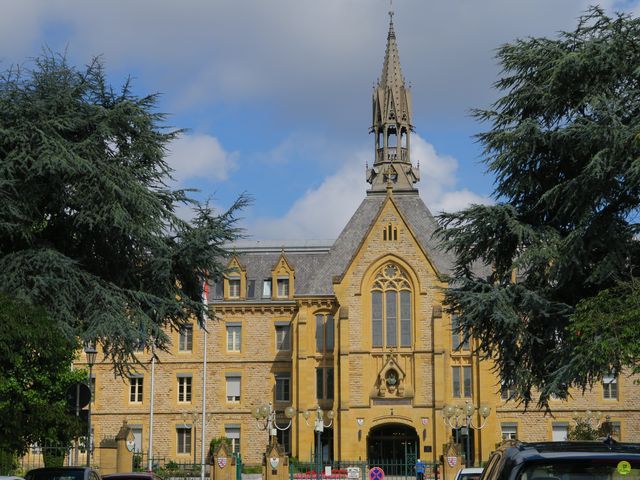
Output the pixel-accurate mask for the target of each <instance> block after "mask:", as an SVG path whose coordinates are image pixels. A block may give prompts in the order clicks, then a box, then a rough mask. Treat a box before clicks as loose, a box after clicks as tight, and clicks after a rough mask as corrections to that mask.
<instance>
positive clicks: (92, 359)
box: [84, 342, 98, 467]
mask: <svg viewBox="0 0 640 480" xmlns="http://www.w3.org/2000/svg"><path fill="white" fill-rule="evenodd" d="M84 353H85V354H86V356H87V365H88V366H89V409H88V412H87V467H91V447H92V445H91V402H92V401H93V392H92V391H91V390H92V389H91V371H92V370H93V364H94V363H96V356H97V355H98V351H97V350H96V347H95V345H94V344H93V343H91V342H88V343H86V344H85V347H84Z"/></svg>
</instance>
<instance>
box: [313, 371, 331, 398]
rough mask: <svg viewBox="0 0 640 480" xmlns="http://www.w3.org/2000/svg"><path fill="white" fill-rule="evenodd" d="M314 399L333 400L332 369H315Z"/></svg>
mask: <svg viewBox="0 0 640 480" xmlns="http://www.w3.org/2000/svg"><path fill="white" fill-rule="evenodd" d="M316 398H317V399H318V400H333V367H318V368H316Z"/></svg>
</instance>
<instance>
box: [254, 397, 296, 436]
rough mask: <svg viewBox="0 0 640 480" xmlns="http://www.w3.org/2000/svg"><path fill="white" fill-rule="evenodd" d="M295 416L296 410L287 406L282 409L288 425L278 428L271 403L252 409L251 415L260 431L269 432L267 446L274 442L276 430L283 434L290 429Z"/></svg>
mask: <svg viewBox="0 0 640 480" xmlns="http://www.w3.org/2000/svg"><path fill="white" fill-rule="evenodd" d="M295 414H296V409H295V408H293V407H291V406H289V407H287V408H285V409H284V415H285V417H287V418H288V419H289V423H288V424H287V426H286V427H280V426H279V425H278V422H277V421H276V411H275V410H274V408H273V404H272V403H271V402H269V403H267V404H264V405H259V406H256V407H253V410H252V411H251V415H253V418H255V419H256V421H257V422H258V426H259V428H260V430H267V431H268V432H269V445H271V444H272V443H273V441H274V437H275V436H276V435H277V434H278V430H280V431H281V432H284V431H285V430H287V429H289V428H291V424H292V422H293V416H294V415H295Z"/></svg>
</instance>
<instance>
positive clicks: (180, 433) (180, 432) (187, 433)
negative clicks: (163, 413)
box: [176, 424, 191, 454]
mask: <svg viewBox="0 0 640 480" xmlns="http://www.w3.org/2000/svg"><path fill="white" fill-rule="evenodd" d="M176 436H177V442H176V447H177V448H176V453H178V454H190V453H191V425H185V424H183V425H178V426H176Z"/></svg>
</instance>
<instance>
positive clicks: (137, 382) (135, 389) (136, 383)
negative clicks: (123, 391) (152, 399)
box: [129, 375, 144, 403]
mask: <svg viewBox="0 0 640 480" xmlns="http://www.w3.org/2000/svg"><path fill="white" fill-rule="evenodd" d="M143 380H144V379H143V377H142V375H136V376H132V377H129V402H131V403H141V402H142V385H143Z"/></svg>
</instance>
